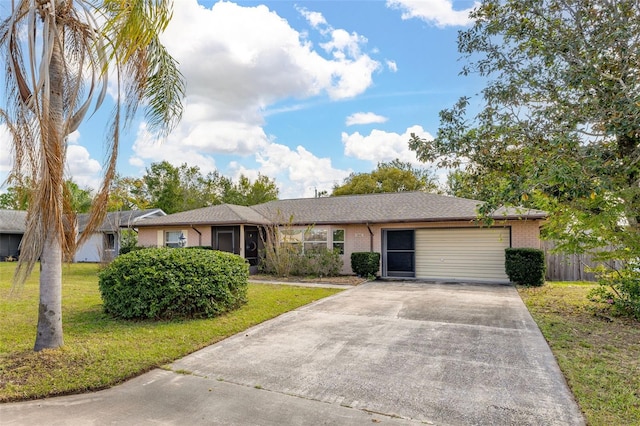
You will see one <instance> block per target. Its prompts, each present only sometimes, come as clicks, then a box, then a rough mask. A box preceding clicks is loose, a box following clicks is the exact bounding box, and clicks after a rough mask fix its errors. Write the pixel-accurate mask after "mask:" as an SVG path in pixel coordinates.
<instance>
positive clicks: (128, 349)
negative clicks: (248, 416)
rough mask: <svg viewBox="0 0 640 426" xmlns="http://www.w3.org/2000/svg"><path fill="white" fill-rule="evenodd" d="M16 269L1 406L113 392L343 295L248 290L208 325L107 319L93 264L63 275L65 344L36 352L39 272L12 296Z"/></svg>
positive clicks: (1, 335) (2, 297) (6, 286)
mask: <svg viewBox="0 0 640 426" xmlns="http://www.w3.org/2000/svg"><path fill="white" fill-rule="evenodd" d="M15 266H16V264H15V263H5V262H1V263H0V324H1V328H0V402H1V401H11V400H20V399H32V398H40V397H45V396H52V395H60V394H69V393H78V392H84V391H88V390H95V389H101V388H106V387H109V386H112V385H114V384H116V383H119V382H122V381H123V380H126V379H129V378H131V377H134V376H136V375H139V374H141V373H143V372H145V371H148V370H151V369H153V368H156V367H160V366H162V365H163V364H166V363H169V362H171V361H173V360H175V359H177V358H180V357H182V356H185V355H187V354H189V353H191V352H194V351H196V350H198V349H200V348H203V347H205V346H208V345H210V344H212V343H215V342H217V341H219V340H222V339H224V338H226V337H229V336H231V335H233V334H236V333H238V332H240V331H242V330H245V329H247V328H249V327H251V326H252V325H255V324H258V323H261V322H263V321H265V320H268V319H270V318H273V317H276V316H278V315H280V314H282V313H284V312H287V311H290V310H292V309H295V308H297V307H299V306H302V305H305V304H308V303H310V302H312V301H314V300H317V299H321V298H323V297H327V296H329V295H331V294H334V293H336V292H339V291H340V290H336V289H324V288H302V287H292V286H276V285H269V284H264V285H259V284H250V285H249V294H248V296H249V303H248V304H247V305H245V306H243V307H242V308H240V309H239V310H237V311H234V312H232V313H229V314H227V315H224V316H221V317H218V318H215V319H205V320H191V321H165V322H151V321H142V322H133V321H120V320H114V319H111V318H110V317H108V316H106V315H105V314H103V313H102V301H101V299H100V293H99V291H98V279H97V276H96V272H97V271H98V266H96V265H94V264H72V265H70V266H68V267H65V269H64V277H63V324H64V325H63V327H64V338H65V346H64V347H63V348H61V349H57V350H44V351H41V352H39V353H34V352H33V351H32V349H33V343H34V341H35V333H36V323H37V310H38V272H37V268H36V271H35V272H34V274H33V276H32V277H31V278H30V279H29V280H28V281H27V283H26V284H25V285H24V287H23V288H20V289H14V291H13V292H12V284H11V278H12V275H13V271H14V270H15Z"/></svg>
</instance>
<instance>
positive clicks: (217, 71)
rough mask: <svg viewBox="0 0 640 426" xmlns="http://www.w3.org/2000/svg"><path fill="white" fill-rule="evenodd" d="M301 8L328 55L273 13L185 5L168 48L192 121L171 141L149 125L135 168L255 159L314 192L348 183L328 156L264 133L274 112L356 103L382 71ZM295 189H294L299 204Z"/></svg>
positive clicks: (356, 42)
mask: <svg viewBox="0 0 640 426" xmlns="http://www.w3.org/2000/svg"><path fill="white" fill-rule="evenodd" d="M298 10H299V12H300V13H301V14H302V15H303V16H304V17H305V18H306V19H307V21H308V22H309V24H310V25H311V26H312V27H313V30H315V31H318V33H319V35H320V37H321V38H323V39H324V40H326V42H325V43H322V44H321V46H319V49H318V50H316V49H315V48H314V46H313V44H312V43H311V42H310V41H309V40H308V35H307V34H306V33H301V32H299V31H297V30H296V29H294V28H292V27H291V26H290V25H289V23H288V22H287V21H286V20H285V19H283V18H281V17H280V16H278V15H277V14H276V13H275V12H273V11H270V10H269V9H268V8H267V7H266V6H264V5H258V6H255V7H241V6H239V5H237V4H235V3H232V2H217V3H215V4H213V6H212V7H211V8H206V7H203V6H201V5H198V4H197V2H196V0H181V2H180V7H179V8H175V9H174V14H173V19H172V20H171V23H170V24H169V27H168V28H167V30H166V32H165V33H164V34H163V36H162V41H163V43H164V44H165V46H166V47H167V50H168V51H169V52H170V53H171V55H172V56H173V57H174V58H175V59H176V60H177V61H178V62H179V63H180V69H181V72H182V73H183V75H184V77H185V80H186V82H187V88H186V98H185V101H184V105H185V110H184V115H183V118H182V120H181V122H180V123H179V124H178V126H177V127H176V129H175V130H174V131H173V132H172V133H171V135H170V136H169V137H168V138H167V139H166V140H165V141H163V142H162V143H160V142H158V141H156V140H154V139H153V137H152V136H151V135H150V134H149V133H148V131H147V130H146V128H144V126H143V127H142V128H141V129H139V132H138V135H137V138H136V141H135V143H134V146H133V151H134V155H133V156H132V157H131V158H130V159H129V163H130V164H132V165H134V166H136V167H140V168H141V169H142V168H143V167H144V166H145V164H148V163H149V162H154V161H162V160H167V161H169V162H171V163H172V164H174V165H179V164H181V163H184V162H187V163H188V164H190V165H197V166H199V167H200V169H201V170H203V171H205V172H206V171H210V170H213V169H214V168H215V166H216V162H215V161H214V159H213V158H214V156H215V155H220V154H226V155H237V156H241V157H254V158H256V161H258V162H260V164H262V169H261V170H260V171H261V172H262V173H263V174H266V175H268V176H270V177H276V174H279V175H280V176H286V180H287V181H289V180H290V181H292V186H293V187H295V188H296V189H295V190H300V191H302V192H304V193H307V191H306V188H304V185H307V184H309V186H312V185H311V184H310V182H313V185H325V184H328V183H329V182H330V183H331V184H332V183H333V180H334V179H335V177H336V176H338V177H339V179H342V177H341V176H346V175H347V174H348V172H344V171H341V170H336V169H333V167H332V166H331V164H330V163H331V161H330V159H328V158H324V159H320V158H317V157H315V156H314V155H313V154H312V153H310V152H309V151H307V150H305V149H304V148H302V147H298V148H297V149H296V150H295V151H294V150H291V149H290V148H288V147H286V146H284V145H280V144H274V142H273V139H274V138H273V136H270V135H267V134H266V133H265V131H264V129H263V126H264V123H265V114H267V113H274V110H269V106H271V105H276V104H278V103H279V102H282V101H289V100H292V99H296V100H299V101H301V100H304V99H309V98H312V97H315V96H323V95H324V96H328V97H329V98H330V99H331V100H340V99H346V98H352V97H354V96H357V95H359V94H361V93H363V92H364V91H366V90H367V89H368V88H369V87H370V86H371V85H372V82H373V79H372V75H373V73H374V72H376V71H377V70H379V69H380V68H381V64H380V63H379V62H378V61H376V60H374V59H372V58H371V57H370V56H369V54H367V53H366V52H364V48H365V46H366V43H367V39H366V38H365V37H363V36H361V35H359V34H357V33H354V32H349V31H346V30H344V29H335V28H333V27H331V26H330V25H329V24H328V23H327V22H326V20H325V19H324V17H323V16H322V14H320V13H316V12H313V11H308V10H306V9H300V8H299V9H298ZM265 35H268V36H265ZM300 104H301V103H299V105H300ZM276 153H279V154H282V155H284V156H285V157H286V159H287V161H285V160H284V159H282V158H279V157H277V155H276ZM314 162H316V163H314ZM301 164H306V166H307V167H304V168H302V167H301ZM238 170H241V169H240V168H238ZM267 170H268V171H269V172H267ZM271 172H273V173H271ZM325 172H326V173H325ZM245 174H247V173H245ZM278 182H281V180H280V179H278ZM331 184H328V187H327V188H328V189H330V188H331ZM295 190H294V189H291V190H289V189H288V190H287V191H288V192H291V194H289V195H290V196H292V195H294V194H296V192H295ZM300 193H301V192H298V193H297V194H298V195H299V194H300ZM286 195H287V194H284V193H283V194H282V196H286Z"/></svg>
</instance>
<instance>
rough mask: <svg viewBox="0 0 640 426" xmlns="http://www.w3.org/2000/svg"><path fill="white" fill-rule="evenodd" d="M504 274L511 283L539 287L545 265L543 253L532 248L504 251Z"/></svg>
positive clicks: (541, 283) (542, 280) (545, 269)
mask: <svg viewBox="0 0 640 426" xmlns="http://www.w3.org/2000/svg"><path fill="white" fill-rule="evenodd" d="M504 267H505V272H506V274H507V276H508V277H509V280H511V282H514V283H516V284H521V285H528V286H541V285H543V284H544V276H545V272H546V271H547V264H546V262H545V259H544V251H542V250H538V249H533V248H507V249H505V262H504Z"/></svg>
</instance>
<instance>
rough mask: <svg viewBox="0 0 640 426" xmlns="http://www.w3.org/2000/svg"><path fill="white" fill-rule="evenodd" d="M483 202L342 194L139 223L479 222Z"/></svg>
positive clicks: (506, 213) (508, 215)
mask: <svg viewBox="0 0 640 426" xmlns="http://www.w3.org/2000/svg"><path fill="white" fill-rule="evenodd" d="M480 204H482V202H480V201H477V200H469V199H465V198H457V197H450V196H445V195H437V194H429V193H425V192H396V193H384V194H367V195H346V196H341V197H322V198H300V199H292V200H276V201H270V202H268V203H264V204H259V205H256V206H252V207H243V206H235V205H231V204H222V205H217V206H211V207H205V208H202V209H197V210H191V211H187V212H181V213H175V214H172V215H168V216H165V217H161V218H157V219H147V220H145V221H144V223H140V224H138V226H163V225H196V224H212V225H213V224H241V223H244V224H267V223H271V222H276V223H277V222H280V223H282V222H288V221H289V219H290V218H292V220H293V223H294V224H323V223H324V224H328V223H335V224H339V223H392V222H426V221H429V222H436V221H456V220H473V219H475V218H476V217H477V213H476V208H477V207H478V206H479V205H480ZM494 217H495V218H496V219H513V218H519V217H526V218H530V219H542V218H544V217H546V213H545V212H542V211H539V210H530V209H521V210H517V209H514V208H510V209H500V210H498V211H497V212H496V214H495V215H494Z"/></svg>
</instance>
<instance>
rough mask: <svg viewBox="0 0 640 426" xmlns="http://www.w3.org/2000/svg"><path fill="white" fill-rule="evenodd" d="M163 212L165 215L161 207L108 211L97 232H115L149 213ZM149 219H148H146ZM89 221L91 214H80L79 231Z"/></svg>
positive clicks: (131, 224) (82, 229)
mask: <svg viewBox="0 0 640 426" xmlns="http://www.w3.org/2000/svg"><path fill="white" fill-rule="evenodd" d="M154 214H161V215H163V216H164V215H165V213H164V212H163V211H162V210H161V209H146V210H127V211H120V212H108V213H107V215H106V216H105V218H104V220H103V221H102V223H101V224H100V226H99V227H98V229H96V231H97V232H115V231H116V230H117V229H118V228H121V227H131V226H133V225H134V224H136V226H137V223H138V221H139V220H141V218H143V217H144V216H147V215H154ZM144 220H147V219H144ZM88 222H89V214H84V213H81V214H78V231H79V232H82V231H84V229H85V228H86V226H87V223H88Z"/></svg>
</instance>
